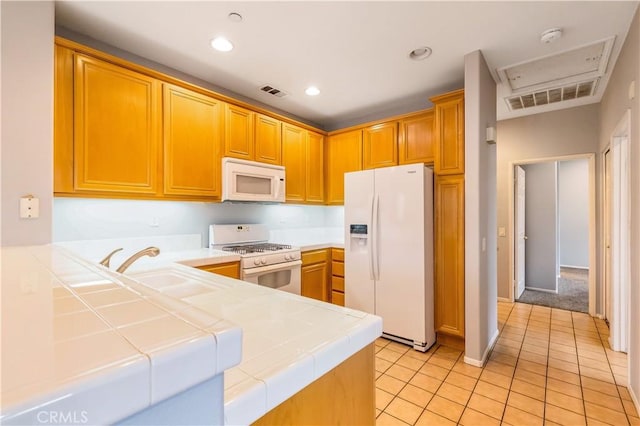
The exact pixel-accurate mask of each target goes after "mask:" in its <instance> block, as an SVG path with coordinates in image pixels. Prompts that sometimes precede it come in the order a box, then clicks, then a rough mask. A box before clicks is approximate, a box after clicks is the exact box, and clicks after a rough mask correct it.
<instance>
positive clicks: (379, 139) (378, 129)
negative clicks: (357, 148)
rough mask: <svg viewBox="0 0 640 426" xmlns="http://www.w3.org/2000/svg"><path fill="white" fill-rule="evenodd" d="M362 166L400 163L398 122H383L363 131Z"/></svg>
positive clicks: (383, 165) (369, 166) (385, 165)
mask: <svg viewBox="0 0 640 426" xmlns="http://www.w3.org/2000/svg"><path fill="white" fill-rule="evenodd" d="M362 151H363V157H362V168H363V169H375V168H376V167H389V166H395V165H397V164H398V123H397V122H395V121H394V122H391V123H382V124H377V125H375V126H371V127H368V128H366V129H364V130H363V131H362Z"/></svg>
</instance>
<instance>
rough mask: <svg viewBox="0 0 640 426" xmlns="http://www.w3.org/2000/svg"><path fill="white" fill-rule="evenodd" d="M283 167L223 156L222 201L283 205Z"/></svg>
mask: <svg viewBox="0 0 640 426" xmlns="http://www.w3.org/2000/svg"><path fill="white" fill-rule="evenodd" d="M284 179H285V174H284V167H283V166H276V165H274V164H265V163H258V162H256V161H247V160H239V159H237V158H230V157H224V158H223V159H222V201H256V202H267V203H283V202H284V197H285V193H284V190H285V180H284Z"/></svg>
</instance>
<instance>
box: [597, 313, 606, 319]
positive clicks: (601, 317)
mask: <svg viewBox="0 0 640 426" xmlns="http://www.w3.org/2000/svg"><path fill="white" fill-rule="evenodd" d="M595 317H596V318H599V319H601V320H603V319H605V318H604V315H603V314H596V315H595Z"/></svg>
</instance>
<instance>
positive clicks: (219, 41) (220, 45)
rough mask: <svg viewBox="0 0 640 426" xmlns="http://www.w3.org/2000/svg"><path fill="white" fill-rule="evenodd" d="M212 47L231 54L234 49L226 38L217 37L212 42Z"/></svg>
mask: <svg viewBox="0 0 640 426" xmlns="http://www.w3.org/2000/svg"><path fill="white" fill-rule="evenodd" d="M211 47H213V48H214V49H216V50H218V51H220V52H229V51H230V50H232V49H233V44H232V43H231V42H230V41H229V40H227V39H226V38H224V37H216V38H214V39H213V40H211Z"/></svg>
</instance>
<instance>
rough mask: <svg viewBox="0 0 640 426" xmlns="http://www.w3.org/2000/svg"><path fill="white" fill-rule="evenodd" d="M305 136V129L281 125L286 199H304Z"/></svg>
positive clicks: (300, 200) (301, 200)
mask: <svg viewBox="0 0 640 426" xmlns="http://www.w3.org/2000/svg"><path fill="white" fill-rule="evenodd" d="M307 136H308V135H307V131H306V130H304V129H302V128H300V127H297V126H292V125H290V124H283V125H282V165H283V166H284V167H285V173H286V185H285V191H286V200H287V201H297V202H303V201H304V200H305V192H306V161H305V158H306V144H307Z"/></svg>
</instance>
